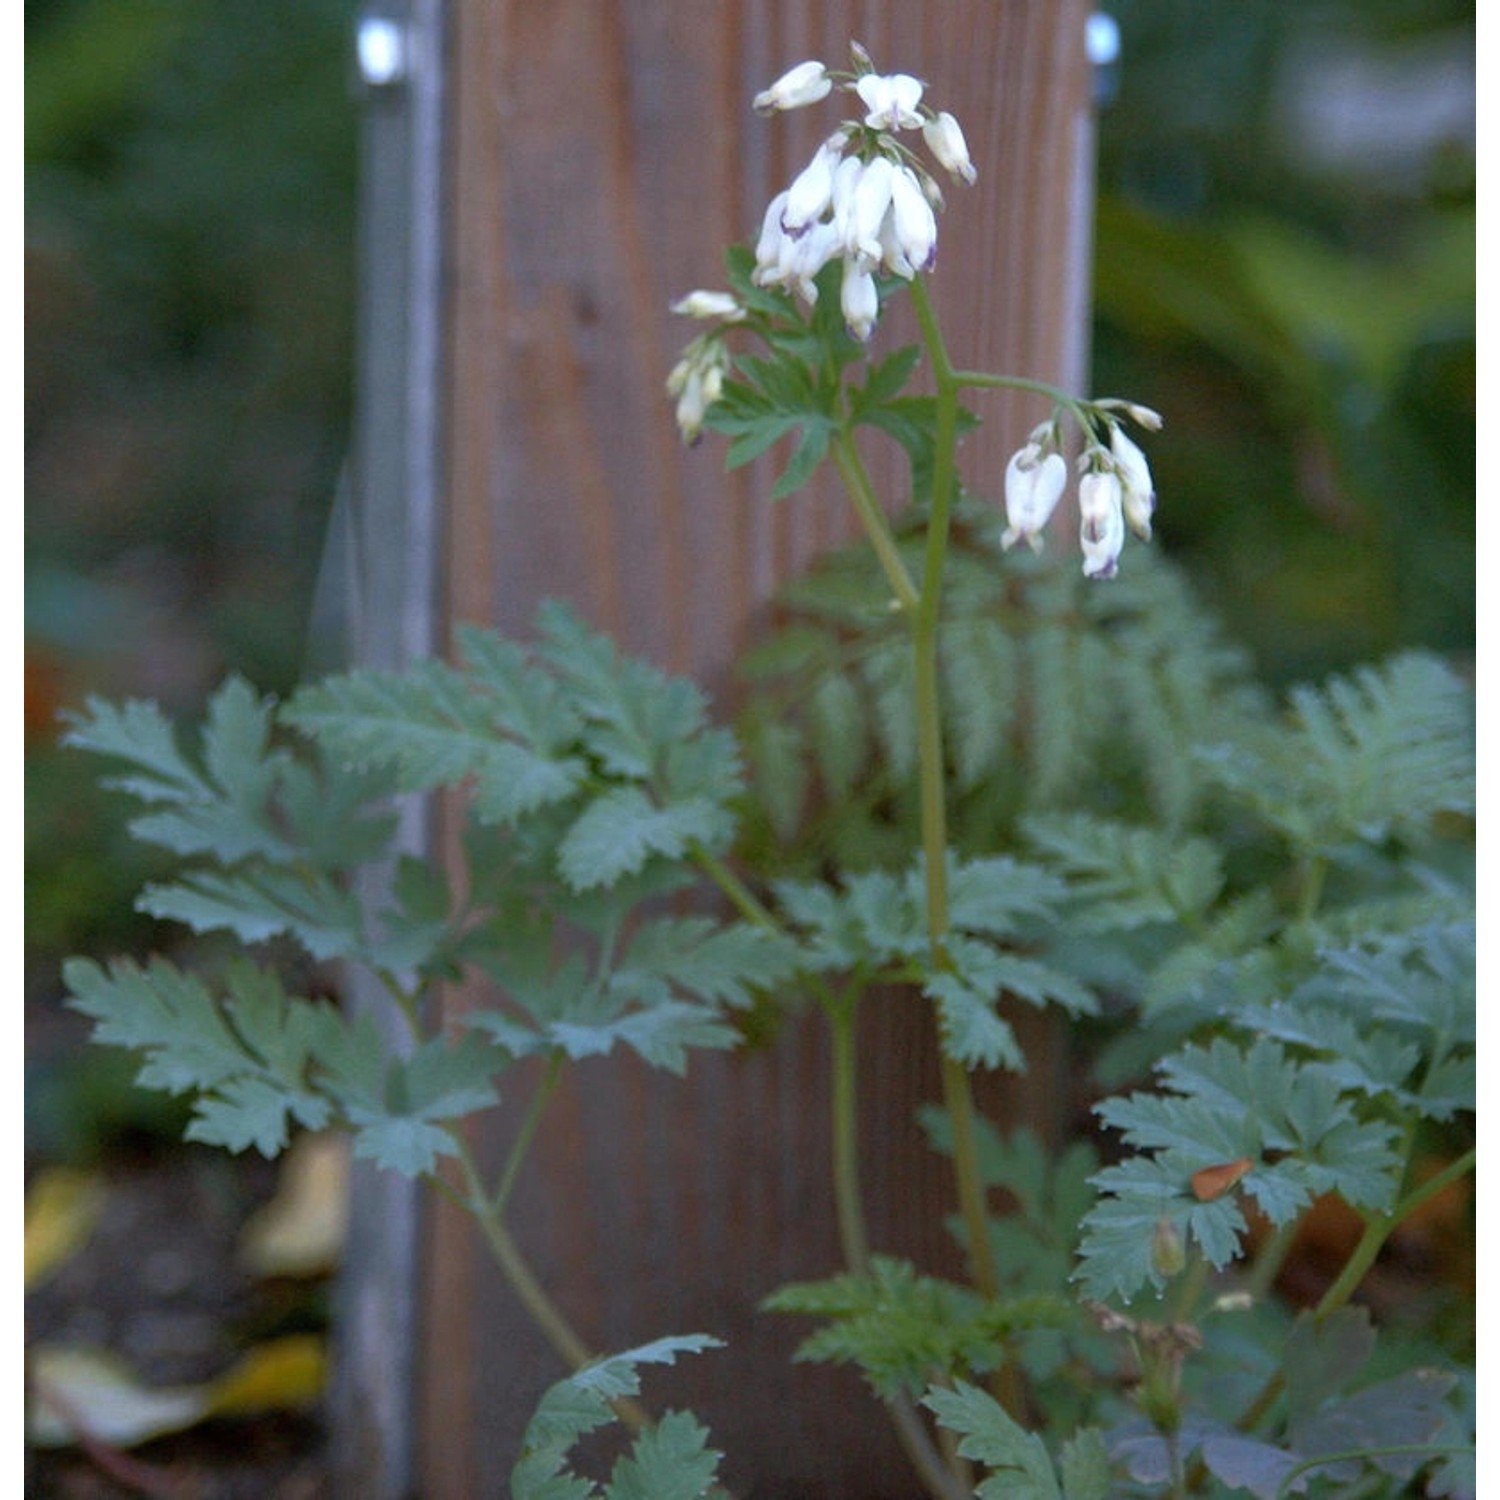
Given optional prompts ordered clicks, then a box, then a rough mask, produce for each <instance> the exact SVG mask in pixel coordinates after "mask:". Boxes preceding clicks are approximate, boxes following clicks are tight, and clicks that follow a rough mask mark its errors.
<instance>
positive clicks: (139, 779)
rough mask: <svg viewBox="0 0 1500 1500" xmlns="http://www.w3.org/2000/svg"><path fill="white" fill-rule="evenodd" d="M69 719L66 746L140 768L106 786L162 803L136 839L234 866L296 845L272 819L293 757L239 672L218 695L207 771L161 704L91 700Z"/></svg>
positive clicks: (207, 731) (282, 854) (140, 822)
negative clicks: (278, 742)
mask: <svg viewBox="0 0 1500 1500" xmlns="http://www.w3.org/2000/svg"><path fill="white" fill-rule="evenodd" d="M63 718H64V722H66V723H67V724H68V725H69V726H70V727H69V729H68V732H67V733H66V734H65V735H64V737H63V743H64V744H67V745H71V746H75V747H77V748H79V749H83V750H91V751H93V752H95V753H96V754H99V755H106V756H110V757H111V758H113V759H116V760H121V761H124V762H125V763H126V764H127V765H128V766H130V767H131V768H132V770H131V773H130V774H128V775H124V776H116V777H111V778H109V779H108V780H107V781H106V785H109V786H113V787H117V788H119V789H120V790H122V791H125V792H128V793H130V795H132V796H133V797H135V798H137V799H138V800H139V801H142V802H145V803H147V804H149V805H151V806H152V807H153V808H154V809H156V810H155V811H152V812H149V813H146V814H144V815H142V816H140V817H138V818H136V819H135V820H133V821H132V823H131V825H130V826H131V832H132V833H133V834H134V835H135V836H136V837H137V838H139V839H142V840H144V841H145V842H148V843H153V844H158V845H161V846H162V847H164V848H168V849H171V850H173V851H174V852H176V853H178V854H212V855H214V856H215V857H216V858H218V859H220V860H223V861H224V862H226V863H229V864H233V863H234V862H236V861H237V860H240V859H244V858H247V857H249V856H251V855H263V856H265V857H267V858H271V859H283V858H287V857H289V856H290V855H291V853H292V846H291V845H290V844H289V843H288V841H287V839H286V838H285V837H284V836H283V834H282V833H281V832H280V831H279V830H278V829H277V827H276V826H275V823H274V821H273V819H272V817H271V816H270V804H271V796H272V793H273V791H274V789H275V787H276V785H277V782H278V779H279V777H280V776H281V775H282V773H283V771H284V769H285V767H286V765H287V763H288V759H287V755H286V752H285V751H281V750H271V749H270V748H269V743H268V742H269V732H270V706H269V705H268V704H267V703H266V702H264V701H262V700H260V699H258V698H257V697H256V696H255V694H254V692H253V690H252V689H251V688H250V687H249V686H248V684H246V683H245V682H244V681H243V680H241V679H239V678H235V677H231V678H230V679H229V680H228V681H226V682H225V684H224V685H223V686H222V687H221V688H220V689H219V690H218V691H217V692H216V693H215V694H214V695H213V697H212V698H211V699H210V700H209V704H208V714H207V721H206V723H205V726H204V731H203V756H204V763H205V764H204V768H203V769H202V770H200V769H199V767H198V766H197V765H195V764H194V763H193V762H192V761H191V760H190V759H189V758H188V757H187V756H186V755H184V754H183V753H182V751H181V750H180V749H179V747H178V745H177V741H176V737H175V735H174V733H173V731H172V727H171V725H169V724H168V723H167V721H166V719H165V718H164V717H163V716H162V714H161V711H160V710H159V709H158V708H157V707H156V706H155V705H154V704H149V703H142V702H139V701H132V702H127V703H125V704H123V705H120V706H119V707H116V706H115V705H113V704H110V703H106V702H104V701H103V700H101V699H98V698H90V699H89V700H88V701H87V703H86V705H85V711H84V712H83V713H82V714H75V713H69V714H65V715H64V716H63Z"/></svg>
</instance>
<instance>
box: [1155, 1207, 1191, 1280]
mask: <svg viewBox="0 0 1500 1500" xmlns="http://www.w3.org/2000/svg"><path fill="white" fill-rule="evenodd" d="M1185 1265H1187V1251H1186V1249H1185V1248H1184V1246H1183V1243H1182V1235H1181V1234H1180V1233H1179V1232H1178V1229H1177V1226H1176V1225H1175V1224H1174V1223H1173V1222H1172V1221H1171V1220H1170V1219H1167V1218H1161V1219H1158V1220H1157V1221H1156V1229H1155V1230H1154V1231H1153V1233H1152V1235H1151V1268H1152V1270H1154V1271H1155V1272H1156V1274H1157V1275H1158V1276H1161V1277H1163V1278H1164V1279H1166V1280H1168V1281H1170V1280H1171V1279H1172V1277H1174V1276H1176V1275H1178V1274H1179V1273H1180V1272H1181V1271H1182V1268H1183V1267H1184V1266H1185Z"/></svg>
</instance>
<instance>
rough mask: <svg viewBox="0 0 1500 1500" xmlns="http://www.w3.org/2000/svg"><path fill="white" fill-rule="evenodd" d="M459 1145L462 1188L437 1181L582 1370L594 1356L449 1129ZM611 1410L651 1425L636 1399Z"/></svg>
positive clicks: (552, 1338)
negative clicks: (539, 1276)
mask: <svg viewBox="0 0 1500 1500" xmlns="http://www.w3.org/2000/svg"><path fill="white" fill-rule="evenodd" d="M454 1141H455V1144H456V1146H457V1148H458V1150H457V1155H458V1162H459V1166H460V1167H461V1169H462V1171H463V1174H464V1182H465V1191H464V1192H462V1193H459V1192H456V1191H455V1190H454V1189H453V1188H451V1187H450V1186H449V1185H448V1184H447V1183H446V1182H444V1181H443V1180H442V1179H441V1178H435V1179H434V1181H435V1182H436V1183H437V1185H438V1186H439V1187H440V1188H441V1189H442V1190H443V1191H444V1192H446V1193H447V1194H448V1196H449V1197H450V1198H452V1199H453V1200H454V1201H455V1202H457V1203H458V1204H459V1206H460V1207H462V1208H465V1209H467V1210H468V1211H469V1212H470V1213H471V1214H472V1215H473V1216H474V1220H475V1222H476V1223H477V1224H478V1225H479V1229H480V1232H481V1233H482V1234H483V1236H484V1240H485V1243H486V1244H487V1245H488V1246H489V1248H490V1253H491V1254H492V1255H493V1256H494V1257H495V1262H496V1264H497V1265H498V1266H499V1267H500V1270H501V1273H502V1274H503V1275H504V1277H505V1280H506V1282H507V1283H508V1284H509V1286H510V1288H511V1290H512V1291H513V1292H514V1293H515V1294H516V1297H517V1298H518V1300H519V1301H520V1303H521V1305H522V1306H523V1307H524V1308H525V1309H526V1311H527V1313H528V1314H529V1316H530V1317H531V1320H532V1321H533V1322H534V1323H535V1324H536V1326H537V1328H538V1329H540V1331H541V1334H542V1337H543V1338H545V1339H546V1340H547V1342H548V1343H549V1344H550V1345H551V1346H552V1348H553V1349H554V1350H555V1351H556V1352H557V1354H558V1355H559V1357H560V1358H561V1359H562V1360H563V1362H564V1363H565V1364H566V1365H567V1366H568V1367H569V1368H570V1369H572V1370H581V1369H583V1368H584V1367H585V1366H587V1365H590V1364H592V1363H593V1362H594V1360H595V1359H596V1358H597V1356H596V1355H595V1354H594V1353H593V1352H592V1351H591V1350H590V1349H589V1347H588V1345H587V1344H585V1343H584V1342H583V1340H582V1339H581V1338H579V1336H578V1334H577V1333H576V1332H575V1331H574V1329H573V1326H572V1324H571V1323H569V1322H568V1320H567V1318H566V1317H564V1316H563V1313H562V1311H561V1309H560V1308H559V1307H558V1306H557V1304H556V1303H555V1302H553V1300H552V1298H551V1297H549V1296H548V1295H547V1289H546V1288H545V1287H544V1286H543V1285H542V1284H541V1282H540V1281H539V1280H538V1279H537V1275H536V1272H535V1271H533V1270H532V1269H531V1265H530V1263H529V1262H528V1261H527V1259H526V1257H525V1256H524V1255H523V1254H522V1253H521V1247H520V1246H519V1245H517V1244H516V1242H515V1240H514V1239H513V1238H512V1237H511V1233H510V1231H509V1230H508V1229H507V1228H506V1227H505V1221H504V1219H503V1218H502V1217H501V1215H500V1213H499V1212H498V1210H497V1209H496V1207H495V1204H494V1202H493V1200H492V1199H490V1198H489V1197H487V1196H486V1194H485V1191H484V1184H483V1182H482V1180H481V1178H480V1175H479V1169H478V1167H477V1166H476V1165H475V1163H474V1158H473V1156H472V1155H471V1154H470V1152H469V1149H468V1147H467V1145H466V1144H465V1143H464V1141H463V1140H462V1139H461V1137H459V1136H458V1134H457V1132H455V1133H454ZM611 1405H612V1406H613V1407H614V1410H615V1414H616V1415H617V1416H618V1417H619V1419H620V1420H621V1421H622V1422H624V1423H625V1425H626V1426H627V1427H629V1428H630V1429H631V1430H632V1431H634V1432H641V1431H644V1430H645V1429H646V1428H648V1427H650V1426H651V1425H652V1423H651V1418H650V1417H649V1416H648V1415H647V1414H646V1411H645V1409H644V1408H643V1407H642V1406H641V1405H640V1403H639V1402H636V1401H632V1400H631V1399H630V1398H629V1397H621V1398H620V1399H619V1400H617V1401H614V1402H612V1403H611Z"/></svg>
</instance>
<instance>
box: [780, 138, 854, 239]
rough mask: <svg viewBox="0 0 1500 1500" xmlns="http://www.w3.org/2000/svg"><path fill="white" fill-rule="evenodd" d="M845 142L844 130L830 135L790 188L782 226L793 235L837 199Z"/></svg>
mask: <svg viewBox="0 0 1500 1500" xmlns="http://www.w3.org/2000/svg"><path fill="white" fill-rule="evenodd" d="M843 145H844V137H843V135H842V134H839V135H835V136H830V137H829V139H828V140H826V141H824V142H823V144H822V145H821V146H819V147H818V150H817V154H816V155H815V156H814V157H813V159H812V160H811V161H810V162H808V164H807V165H806V166H805V167H803V169H802V170H801V171H800V172H799V173H798V174H797V176H796V178H795V179H794V180H793V182H792V185H791V187H789V188H788V189H787V190H786V204H785V206H784V207H783V208H782V210H781V227H782V228H783V229H784V230H785V231H786V232H787V233H788V234H789V235H791V236H792V238H793V239H795V238H796V237H797V236H798V235H800V234H804V233H806V231H807V229H808V227H809V226H810V225H812V224H814V223H816V222H817V220H819V219H820V218H822V217H823V215H824V213H825V212H827V209H828V206H829V204H830V203H831V202H832V201H833V174H834V170H835V169H836V168H837V167H838V165H839V163H840V161H842V159H843Z"/></svg>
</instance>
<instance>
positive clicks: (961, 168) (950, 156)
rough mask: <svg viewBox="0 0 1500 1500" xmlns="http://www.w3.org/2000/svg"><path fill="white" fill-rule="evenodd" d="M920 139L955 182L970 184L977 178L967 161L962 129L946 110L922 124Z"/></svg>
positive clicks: (967, 149) (965, 142)
mask: <svg viewBox="0 0 1500 1500" xmlns="http://www.w3.org/2000/svg"><path fill="white" fill-rule="evenodd" d="M922 139H923V140H925V141H926V142H927V149H928V150H929V151H931V152H932V154H933V155H934V156H935V157H937V160H938V165H939V166H940V167H942V168H943V170H944V171H945V172H948V173H949V174H950V175H951V176H952V177H953V178H954V179H955V180H956V181H959V182H968V183H972V182H974V181H975V180H976V178H977V177H978V176H979V174H978V172H976V171H975V169H974V163H973V162H972V161H971V160H970V159H969V145H968V142H967V141H965V140H964V132H963V127H962V126H961V125H960V124H959V123H958V121H957V120H955V119H954V118H953V116H952V115H950V114H949V113H948V111H947V110H943V111H942V112H941V113H940V114H936V115H934V116H933V117H932V118H931V119H930V120H928V121H926V122H925V123H924V124H923V126H922Z"/></svg>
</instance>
